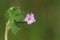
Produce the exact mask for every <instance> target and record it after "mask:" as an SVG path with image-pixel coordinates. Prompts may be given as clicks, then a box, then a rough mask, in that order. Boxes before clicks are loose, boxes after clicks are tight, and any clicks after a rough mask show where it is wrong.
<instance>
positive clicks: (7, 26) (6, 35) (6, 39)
mask: <svg viewBox="0 0 60 40" xmlns="http://www.w3.org/2000/svg"><path fill="white" fill-rule="evenodd" d="M9 30H10V21H9V20H8V22H7V23H6V27H5V40H8V32H9Z"/></svg>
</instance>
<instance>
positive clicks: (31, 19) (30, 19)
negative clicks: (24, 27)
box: [24, 13, 36, 24]
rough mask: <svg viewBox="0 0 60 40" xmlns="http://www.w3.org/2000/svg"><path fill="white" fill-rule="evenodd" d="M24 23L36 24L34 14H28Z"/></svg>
mask: <svg viewBox="0 0 60 40" xmlns="http://www.w3.org/2000/svg"><path fill="white" fill-rule="evenodd" d="M24 21H26V22H27V24H32V23H34V22H36V19H35V17H34V14H33V13H31V14H29V13H28V14H27V15H26V17H25V19H24Z"/></svg>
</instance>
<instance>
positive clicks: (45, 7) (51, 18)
mask: <svg viewBox="0 0 60 40" xmlns="http://www.w3.org/2000/svg"><path fill="white" fill-rule="evenodd" d="M11 6H17V7H18V6H19V7H20V8H21V10H24V11H25V13H31V12H33V13H34V14H35V17H36V22H35V23H34V24H32V25H23V27H24V28H23V29H22V30H20V31H19V32H18V33H17V34H16V35H14V34H12V33H11V32H10V31H9V36H8V38H9V40H60V0H0V40H4V32H5V23H6V18H5V13H6V11H7V9H8V8H10V7H11Z"/></svg>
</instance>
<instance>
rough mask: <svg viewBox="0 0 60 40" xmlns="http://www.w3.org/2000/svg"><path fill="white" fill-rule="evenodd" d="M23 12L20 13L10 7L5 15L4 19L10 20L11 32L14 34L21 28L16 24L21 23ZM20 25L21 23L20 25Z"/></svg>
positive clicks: (18, 10)
mask: <svg viewBox="0 0 60 40" xmlns="http://www.w3.org/2000/svg"><path fill="white" fill-rule="evenodd" d="M24 15H25V12H24V11H21V9H20V8H18V7H11V8H10V9H8V11H7V13H6V17H7V19H8V20H10V24H11V25H10V26H11V32H12V33H16V32H17V31H19V30H20V29H21V28H20V27H19V26H18V25H17V23H16V22H23V19H24V17H25V16H24ZM20 24H21V23H20Z"/></svg>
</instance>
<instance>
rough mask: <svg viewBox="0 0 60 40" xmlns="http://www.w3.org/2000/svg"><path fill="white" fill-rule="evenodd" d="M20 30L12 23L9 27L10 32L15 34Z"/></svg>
mask: <svg viewBox="0 0 60 40" xmlns="http://www.w3.org/2000/svg"><path fill="white" fill-rule="evenodd" d="M21 29H22V28H20V27H19V26H18V25H16V24H15V23H13V24H12V25H11V32H12V33H14V34H16V33H17V32H18V31H19V30H21Z"/></svg>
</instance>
